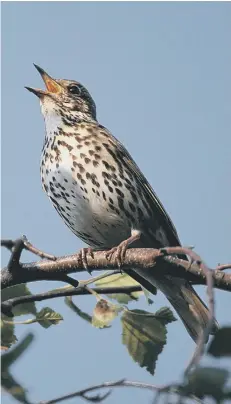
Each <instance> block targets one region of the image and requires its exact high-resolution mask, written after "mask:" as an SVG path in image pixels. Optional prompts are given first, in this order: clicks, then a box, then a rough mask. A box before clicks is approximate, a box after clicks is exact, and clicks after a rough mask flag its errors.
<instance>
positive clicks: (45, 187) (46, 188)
mask: <svg viewBox="0 0 231 404" xmlns="http://www.w3.org/2000/svg"><path fill="white" fill-rule="evenodd" d="M44 189H45V191H46V192H48V189H49V188H48V186H47V185H46V184H44Z"/></svg>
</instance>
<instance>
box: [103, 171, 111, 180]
mask: <svg viewBox="0 0 231 404" xmlns="http://www.w3.org/2000/svg"><path fill="white" fill-rule="evenodd" d="M102 176H103V177H104V178H107V179H108V180H110V179H111V174H108V173H107V172H106V171H102Z"/></svg>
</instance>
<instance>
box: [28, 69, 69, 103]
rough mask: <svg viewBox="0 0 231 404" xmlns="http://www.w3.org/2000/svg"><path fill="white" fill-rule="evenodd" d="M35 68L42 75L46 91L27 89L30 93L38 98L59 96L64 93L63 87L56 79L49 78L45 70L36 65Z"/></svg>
mask: <svg viewBox="0 0 231 404" xmlns="http://www.w3.org/2000/svg"><path fill="white" fill-rule="evenodd" d="M34 66H35V68H36V69H37V70H38V72H39V73H40V75H41V76H42V79H43V81H44V83H45V85H46V90H40V89H38V88H32V87H25V88H26V89H27V90H29V91H30V92H32V93H34V94H35V95H37V97H39V98H41V97H43V96H45V95H52V94H57V93H60V92H61V91H62V87H61V85H60V84H59V83H57V81H56V80H55V79H53V78H52V77H51V76H49V75H48V74H47V73H46V72H45V70H43V69H42V68H41V67H39V66H37V65H34Z"/></svg>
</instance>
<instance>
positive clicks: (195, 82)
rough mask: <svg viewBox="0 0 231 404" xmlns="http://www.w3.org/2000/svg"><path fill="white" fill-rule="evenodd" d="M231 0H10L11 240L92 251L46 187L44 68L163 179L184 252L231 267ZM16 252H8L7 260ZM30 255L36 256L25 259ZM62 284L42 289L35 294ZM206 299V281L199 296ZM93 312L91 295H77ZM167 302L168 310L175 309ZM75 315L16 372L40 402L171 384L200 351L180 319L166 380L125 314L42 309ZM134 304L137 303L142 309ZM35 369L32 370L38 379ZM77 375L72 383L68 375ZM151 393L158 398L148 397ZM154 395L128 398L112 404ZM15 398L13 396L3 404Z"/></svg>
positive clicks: (6, 129) (41, 340)
mask: <svg viewBox="0 0 231 404" xmlns="http://www.w3.org/2000/svg"><path fill="white" fill-rule="evenodd" d="M230 11H231V5H230V4H229V3H222V2H219V3H218V2H217V3H181V2H180V3H167V2H166V3H154V2H153V3H151V2H150V3H149V2H142V3H141V2H137V3H132V2H130V3H129V2H124V3H122V2H121V3H119V2H117V3H116V2H115V3H103V2H102V3H100V2H99V3H97V2H95V3H91V2H89V3H82V2H59V3H58V2H41V3H40V2H34V3H32V2H28V3H26V2H24V3H23V2H17V3H16V2H11V3H6V2H5V3H3V5H2V56H3V57H2V235H3V237H4V238H17V237H18V236H19V235H21V234H26V235H27V236H28V238H29V239H30V240H31V241H32V242H33V243H34V244H35V245H36V246H38V247H39V248H42V249H44V250H46V251H48V252H50V253H53V254H56V255H63V254H68V253H73V252H74V251H77V250H78V249H79V248H81V247H82V243H81V241H80V240H78V239H77V238H76V237H75V236H74V235H73V234H72V233H71V232H70V230H69V229H68V228H67V227H65V225H64V224H63V223H62V221H61V219H60V217H59V216H58V215H57V213H56V211H55V210H54V209H53V207H52V205H51V204H50V202H49V201H48V199H47V197H46V196H45V194H44V193H43V191H42V189H41V183H40V174H39V161H40V153H41V148H42V143H43V138H44V123H43V119H42V116H41V113H40V108H39V103H38V100H37V99H36V98H35V97H33V96H32V95H31V94H29V93H28V92H27V91H26V90H25V89H24V86H32V87H33V86H34V87H39V86H41V78H40V77H39V75H38V73H37V72H36V70H35V69H34V67H33V63H37V64H38V65H40V66H41V67H43V68H44V69H45V70H47V71H48V73H50V74H51V75H53V76H54V77H56V78H67V79H75V80H78V81H80V82H82V83H83V84H84V85H85V86H86V87H87V88H88V89H89V91H90V93H91V94H92V96H93V98H94V100H95V102H96V105H97V112H98V120H99V121H100V123H102V124H103V125H104V126H106V127H108V128H109V129H110V130H111V131H112V133H113V134H114V135H115V136H116V137H117V138H119V139H120V140H121V141H122V142H123V143H124V144H125V146H126V147H127V148H128V150H129V152H130V153H131V154H132V155H133V157H134V159H135V160H136V162H137V163H138V165H139V166H140V168H141V170H142V171H143V173H144V174H145V176H146V177H147V178H148V180H149V182H150V183H151V184H152V186H153V188H154V189H155V191H156V192H157V194H158V196H159V197H160V199H161V200H162V202H163V204H164V206H165V207H166V210H167V211H168V212H169V214H170V216H171V218H172V220H173V222H174V223H175V225H176V228H177V230H178V233H179V235H180V238H181V241H182V244H184V245H194V246H195V249H196V251H197V252H198V253H200V254H201V255H202V257H203V258H204V259H205V260H206V262H207V263H208V264H209V265H211V266H216V265H217V263H219V262H222V263H225V262H228V261H230V226H231V215H230V206H231V191H230V189H231V188H230V149H231V137H230V133H231V120H230V107H231V96H230V94H231V80H230V67H231V55H230V51H229V50H230V37H231V26H230ZM7 258H8V254H7V252H5V251H3V254H2V260H3V263H6V262H7ZM23 258H24V259H25V260H31V259H34V258H33V257H32V256H31V255H30V254H26V253H25V254H24V256H23ZM58 285H59V284H58V283H55V284H48V283H47V282H41V283H37V284H33V285H31V290H32V291H34V292H38V291H43V290H48V289H49V288H52V287H55V286H58ZM198 290H199V292H200V293H201V295H202V296H203V297H205V290H204V288H203V287H199V288H198ZM75 301H76V303H77V304H79V305H80V306H81V308H82V309H84V310H86V311H88V312H91V310H92V308H93V306H94V301H93V298H86V297H82V298H78V299H76V300H75ZM166 303H167V302H166V300H165V298H164V297H163V296H162V295H161V294H158V295H157V297H155V298H154V306H153V307H147V305H146V303H145V301H144V300H143V301H142V303H141V304H140V305H139V307H140V308H143V309H147V310H153V311H156V310H157V309H158V308H159V307H161V306H163V305H166ZM229 304H230V297H229V296H228V294H227V293H225V292H219V291H216V314H217V318H218V320H219V322H220V323H221V324H225V323H227V321H228V320H229V317H230V313H229V308H228V307H229ZM45 305H49V306H51V307H52V308H53V309H55V310H57V311H59V312H60V313H61V314H62V315H63V316H64V317H65V321H64V322H63V323H62V324H61V325H59V326H56V327H51V328H50V329H48V330H44V329H42V328H41V327H39V326H38V325H36V324H35V325H34V326H30V327H26V326H18V328H17V336H18V338H20V337H21V336H23V335H25V334H26V332H27V331H29V330H32V331H34V333H35V335H36V341H35V342H34V345H33V348H31V349H30V350H29V351H28V353H26V354H25V355H24V357H23V358H22V359H21V360H20V361H18V363H17V364H15V366H14V369H13V373H14V375H15V377H17V378H18V380H20V381H21V382H22V383H24V384H25V385H26V386H27V388H28V390H29V392H30V398H31V399H33V401H39V400H45V399H48V398H52V397H53V396H58V395H59V394H64V393H67V392H69V391H74V390H76V389H78V388H79V389H80V388H82V387H85V386H87V385H90V384H94V383H98V382H101V381H104V380H109V379H111V380H112V379H120V378H122V377H127V378H129V379H135V380H143V381H145V382H153V383H155V384H159V383H166V382H169V381H172V380H175V379H177V378H178V377H180V376H181V374H182V370H183V366H184V365H185V364H186V363H187V360H188V358H189V356H190V353H191V352H192V349H193V347H194V345H193V342H192V341H191V340H190V338H189V336H188V334H187V333H186V332H185V330H184V329H183V326H182V324H181V323H180V322H177V323H175V324H172V325H169V327H168V331H169V333H168V339H169V343H168V344H167V346H166V347H165V349H164V352H163V353H162V355H160V357H159V361H158V363H157V369H156V373H155V376H154V377H152V376H150V375H149V374H148V373H147V372H146V371H145V370H144V369H140V368H139V367H138V366H137V365H136V364H134V363H133V362H132V360H131V359H130V358H129V356H128V354H127V352H126V349H125V347H124V346H122V345H121V343H120V338H121V337H120V334H121V327H120V323H119V320H118V321H117V320H116V322H115V324H114V326H113V327H112V328H111V329H109V330H104V331H98V330H96V329H93V328H90V326H89V325H88V324H85V323H84V322H82V321H81V320H80V319H79V318H77V317H76V316H75V315H74V314H73V313H72V312H70V310H68V308H67V307H66V306H65V305H64V304H63V301H62V299H60V300H56V301H52V302H49V303H48V304H40V305H38V307H43V306H45ZM134 307H135V306H134ZM32 369H33V371H32ZM64 379H65V380H64ZM145 394H146V395H145V399H148V394H147V393H145ZM131 397H133V400H134V402H137V403H138V402H139V401H140V399H141V397H144V393H143V392H139V391H136V393H135V396H133V393H132V392H131V391H129V390H128V391H126V390H125V389H124V390H121V391H117V392H115V393H114V394H113V396H112V397H110V398H109V399H108V403H112V404H114V403H116V402H118V400H119V399H123V400H126V399H128V398H131ZM10 402H11V399H9V398H7V397H5V404H8V403H10Z"/></svg>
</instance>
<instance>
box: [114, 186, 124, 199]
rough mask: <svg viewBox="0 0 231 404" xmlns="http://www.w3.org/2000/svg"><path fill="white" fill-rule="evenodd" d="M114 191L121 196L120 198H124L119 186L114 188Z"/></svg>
mask: <svg viewBox="0 0 231 404" xmlns="http://www.w3.org/2000/svg"><path fill="white" fill-rule="evenodd" d="M115 191H116V193H117V194H118V195H119V196H121V197H122V198H124V193H123V192H122V191H121V190H120V189H119V188H115Z"/></svg>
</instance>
